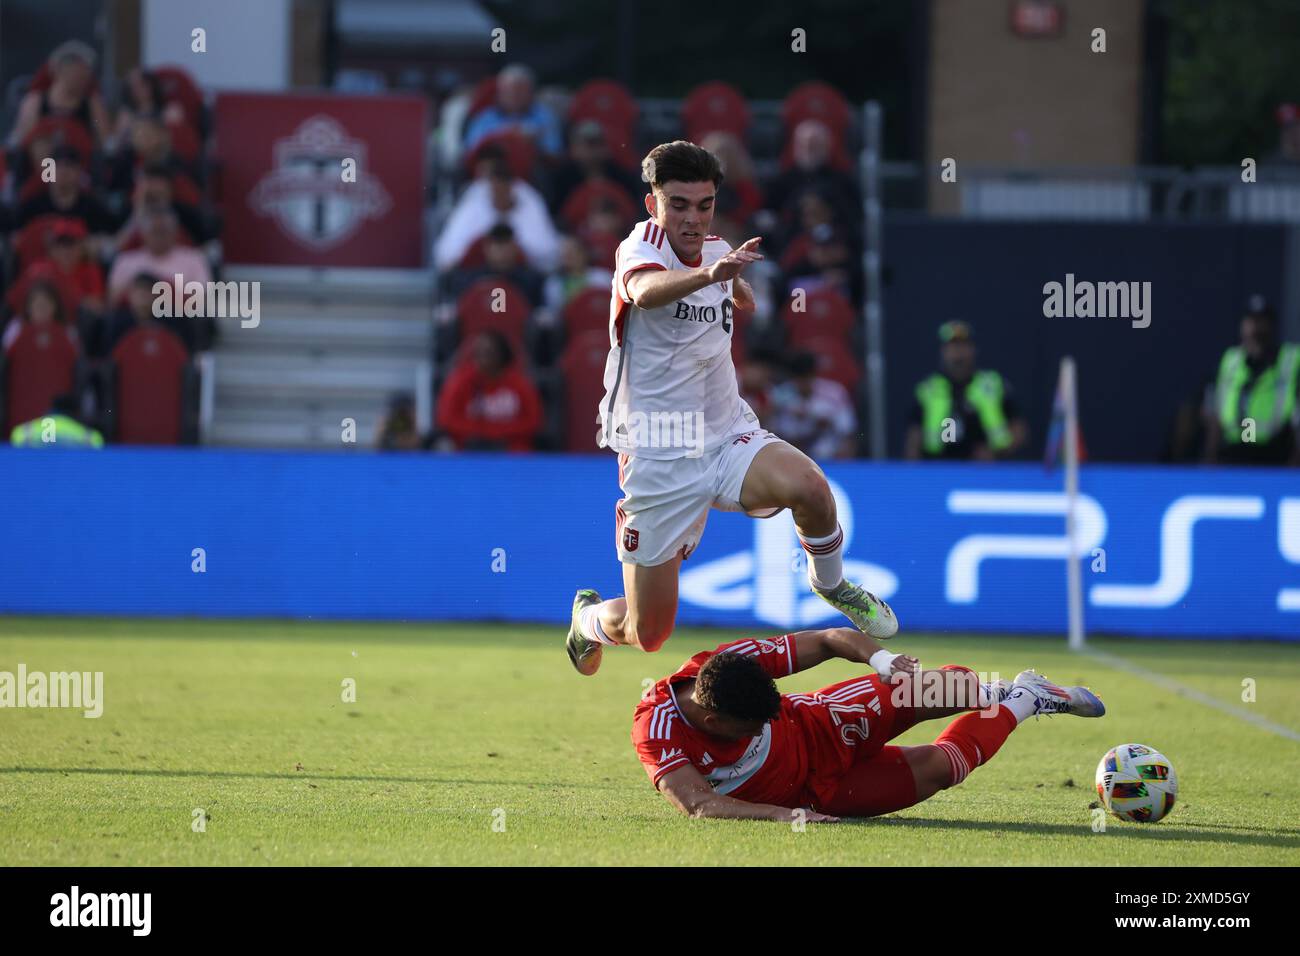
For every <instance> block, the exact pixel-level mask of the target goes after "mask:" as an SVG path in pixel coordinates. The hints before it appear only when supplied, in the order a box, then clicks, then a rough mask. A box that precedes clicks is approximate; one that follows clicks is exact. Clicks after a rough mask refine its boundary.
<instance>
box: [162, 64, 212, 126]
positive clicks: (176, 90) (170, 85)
mask: <svg viewBox="0 0 1300 956" xmlns="http://www.w3.org/2000/svg"><path fill="white" fill-rule="evenodd" d="M150 72H151V73H152V74H153V75H154V76H155V77H157V78H158V85H159V86H161V87H162V94H163V100H164V101H167V100H175V101H176V102H177V103H179V104H180V105H181V109H182V110H183V111H184V112H185V119H186V121H187V122H189V124H190V125H191V126H192V127H193V128H194V129H195V130H198V129H199V128H200V124H201V122H202V119H203V91H202V90H201V89H199V85H198V84H197V83H195V82H194V77H192V76H191V75H190V74H189V71H187V70H186V69H185V68H184V67H180V66H159V67H154V68H153V69H152V70H150Z"/></svg>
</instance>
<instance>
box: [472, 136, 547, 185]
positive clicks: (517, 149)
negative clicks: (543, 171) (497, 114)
mask: <svg viewBox="0 0 1300 956" xmlns="http://www.w3.org/2000/svg"><path fill="white" fill-rule="evenodd" d="M489 143H494V144H496V145H497V146H499V147H501V149H503V150H504V151H505V154H506V162H507V163H508V164H509V165H510V172H511V173H513V174H514V175H515V176H516V177H518V178H519V179H530V178H531V177H532V175H533V170H534V169H535V168H536V166H537V145H536V144H535V143H534V142H533V141H532V139H530V138H529V137H527V136H525V135H524V134H522V133H517V132H515V131H514V130H509V129H507V130H502V131H501V132H498V133H493V134H492V135H491V136H484V137H483V138H482V139H481V140H479V142H478V145H477V146H475V147H474V149H473V150H471V151H470V152H469V154H468V155H466V157H465V168H466V169H467V170H469V171H470V172H471V173H472V172H473V171H474V166H475V164H476V163H477V162H478V157H479V153H481V152H482V151H483V148H484V147H485V146H487V145H488V144H489Z"/></svg>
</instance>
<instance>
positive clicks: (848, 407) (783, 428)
mask: <svg viewBox="0 0 1300 956" xmlns="http://www.w3.org/2000/svg"><path fill="white" fill-rule="evenodd" d="M765 418H766V419H770V422H771V424H770V425H769V427H770V428H771V429H772V431H774V432H776V433H777V434H778V435H780V436H781V437H782V438H784V439H785V440H786V441H788V442H789V443H790V444H792V445H794V446H795V447H796V448H798V449H799V450H800V451H802V452H803V453H804V454H806V455H808V456H809V457H810V458H813V459H814V460H817V461H822V460H825V459H828V458H852V457H853V455H854V452H855V450H856V449H855V446H856V443H857V433H858V416H857V412H856V411H854V408H853V399H852V398H850V396H849V392H848V389H846V388H845V387H844V386H843V385H841V384H840V383H839V382H833V381H831V380H830V379H825V378H818V377H817V358H816V356H814V355H812V354H811V353H809V352H799V353H796V354H795V355H794V356H793V357H792V358H791V360H790V379H789V381H786V382H783V383H782V384H780V385H778V386H776V387H775V388H774V389H772V396H771V402H770V405H769V411H768V413H767V415H766V416H765Z"/></svg>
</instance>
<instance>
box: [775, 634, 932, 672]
mask: <svg viewBox="0 0 1300 956" xmlns="http://www.w3.org/2000/svg"><path fill="white" fill-rule="evenodd" d="M790 636H791V638H793V640H794V652H795V670H794V672H795V673H798V672H799V671H806V670H808V669H809V668H810V667H816V666H817V665H818V664H821V663H823V662H824V661H829V660H832V659H834V658H837V657H838V658H840V659H841V660H846V661H853V662H854V663H855V664H869V665H870V666H872V667H875V668H876V670H877V671H879V672H881V674H882V676H884V677H888V676H889V675H890V674H892V673H899V672H902V673H908V674H911V673H915V672H916V670H917V669H918V668H919V667H920V662H918V661H917V659H916V658H915V657H911V656H910V655H907V654H898V655H893V654H891V652H889V651H886V650H885V649H884V648H883V647H881V646H880V645H879V644H878V643H877V642H876V641H874V640H873V639H872V638H870V637H868V636H867V635H866V634H863V633H862V632H861V631H859V630H855V629H854V628H851V627H828V628H823V629H822V630H819V631H799V632H797V633H795V634H791V635H790ZM876 654H881V655H882V656H881V658H880V659H877V660H876V661H873V660H872V658H873V657H874V655H876ZM882 667H885V668H886V669H885V670H883V671H882V670H881V668H882Z"/></svg>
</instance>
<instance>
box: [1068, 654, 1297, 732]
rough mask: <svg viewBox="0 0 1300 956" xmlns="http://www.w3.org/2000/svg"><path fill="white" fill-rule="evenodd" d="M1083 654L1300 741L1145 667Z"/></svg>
mask: <svg viewBox="0 0 1300 956" xmlns="http://www.w3.org/2000/svg"><path fill="white" fill-rule="evenodd" d="M1083 653H1085V654H1087V655H1088V656H1089V657H1092V658H1095V659H1096V660H1098V661H1100V662H1101V663H1103V664H1108V665H1109V666H1111V667H1113V668H1115V669H1116V670H1121V671H1128V672H1129V673H1130V674H1133V675H1135V676H1137V677H1141V678H1143V679H1145V680H1149V681H1151V682H1152V683H1153V684H1159V685H1160V686H1161V687H1163V688H1164V689H1165V690H1168V691H1173V692H1174V693H1175V694H1178V695H1179V696H1182V697H1190V698H1191V699H1192V700H1194V701H1197V702H1198V703H1202V704H1204V705H1205V706H1206V707H1213V708H1214V709H1215V710H1221V711H1223V712H1224V713H1225V714H1231V715H1232V716H1233V717H1238V718H1240V719H1241V720H1244V721H1246V722H1247V723H1249V724H1254V725H1255V726H1256V727H1258V728H1259V729H1260V730H1266V731H1268V732H1269V733H1270V734H1276V735H1277V736H1279V737H1285V738H1286V739H1287V740H1295V741H1300V732H1298V731H1295V730H1292V729H1291V728H1290V727H1284V726H1282V725H1281V724H1275V723H1273V721H1271V720H1266V719H1265V718H1263V717H1261V716H1259V715H1258V714H1252V713H1251V712H1250V711H1248V710H1247V709H1246V708H1244V707H1238V706H1236V705H1235V704H1226V703H1224V702H1223V701H1221V700H1216V699H1215V698H1213V697H1211V696H1210V695H1209V694H1205V693H1202V692H1201V691H1199V690H1197V689H1196V688H1195V687H1188V686H1187V685H1186V684H1182V683H1179V682H1178V681H1176V680H1174V679H1173V678H1172V677H1165V676H1164V675H1163V674H1159V673H1157V672H1155V671H1149V670H1147V669H1146V668H1145V667H1139V666H1138V665H1137V664H1134V663H1132V662H1130V661H1126V660H1125V659H1124V658H1122V657H1116V656H1115V655H1114V654H1107V653H1106V652H1105V651H1098V650H1093V649H1092V648H1090V647H1085V648H1084V650H1083Z"/></svg>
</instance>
